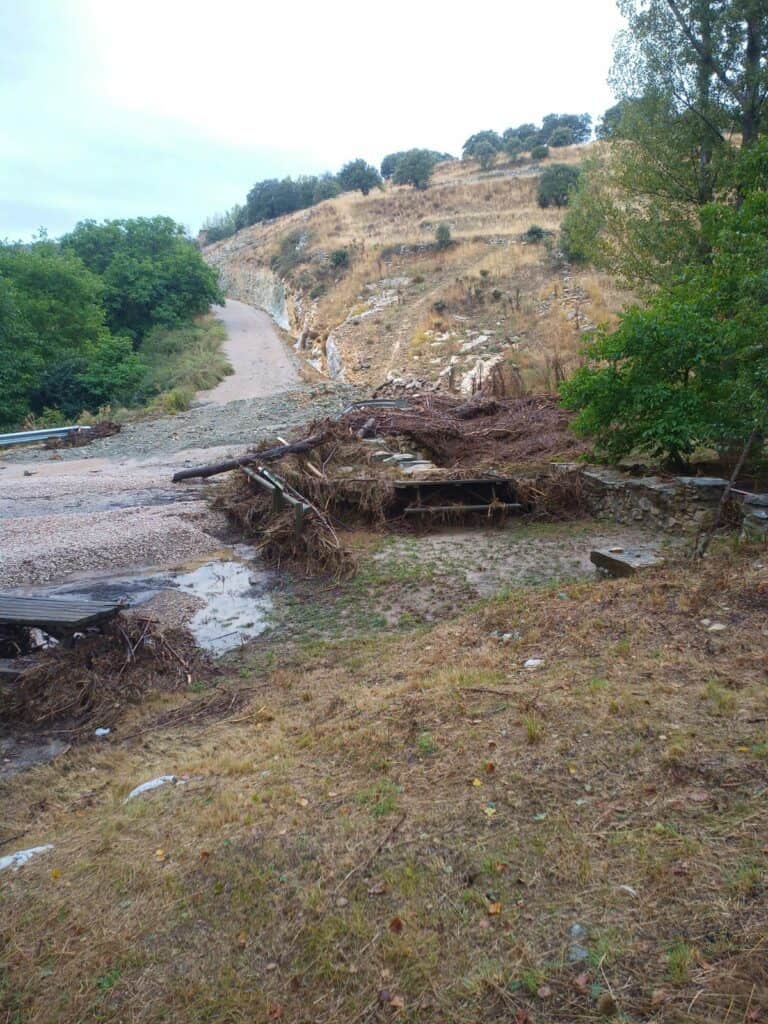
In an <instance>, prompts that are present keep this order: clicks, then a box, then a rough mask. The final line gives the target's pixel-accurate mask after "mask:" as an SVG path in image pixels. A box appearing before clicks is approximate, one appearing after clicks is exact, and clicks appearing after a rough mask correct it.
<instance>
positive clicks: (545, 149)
mask: <svg viewBox="0 0 768 1024" xmlns="http://www.w3.org/2000/svg"><path fill="white" fill-rule="evenodd" d="M548 156H549V146H534V147H533V148H532V149H531V160H546V159H547V157H548Z"/></svg>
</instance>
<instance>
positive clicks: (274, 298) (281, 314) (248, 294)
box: [203, 236, 295, 331]
mask: <svg viewBox="0 0 768 1024" xmlns="http://www.w3.org/2000/svg"><path fill="white" fill-rule="evenodd" d="M203 259H205V261H206V263H209V264H211V266H214V267H216V269H217V270H218V271H219V279H220V281H221V287H222V290H223V291H224V292H225V293H226V294H227V296H228V297H229V298H231V299H237V300H238V301H240V302H247V303H248V304H249V305H251V306H255V307H256V308H257V309H263V310H264V311H265V312H266V313H269V315H270V316H271V317H272V319H273V320H274V321H275V323H276V324H277V325H278V326H279V327H282V328H283V330H286V331H290V330H292V328H293V327H294V326H295V325H294V324H292V322H291V320H292V317H291V312H292V310H291V308H290V307H291V306H292V302H291V299H290V296H289V295H288V293H287V291H286V288H285V285H284V283H283V282H282V281H281V280H280V278H279V277H277V275H276V274H274V273H273V271H271V270H270V269H269V267H264V266H259V264H258V263H257V262H256V261H255V260H254V259H253V246H252V245H250V244H249V243H248V242H246V241H244V240H242V239H238V237H237V236H234V237H233V238H228V239H226V240H225V241H223V242H220V243H219V244H218V245H214V246H210V247H209V248H208V249H204V250H203Z"/></svg>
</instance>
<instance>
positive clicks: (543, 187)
mask: <svg viewBox="0 0 768 1024" xmlns="http://www.w3.org/2000/svg"><path fill="white" fill-rule="evenodd" d="M578 182H579V169H578V167H571V166H570V165H569V164H552V165H551V166H549V167H547V168H545V170H544V171H543V172H542V175H541V177H540V178H539V192H538V203H539V206H541V207H543V208H544V209H546V208H547V207H548V206H567V205H568V201H569V199H570V196H571V193H572V192H573V189H574V188H576V186H577V184H578Z"/></svg>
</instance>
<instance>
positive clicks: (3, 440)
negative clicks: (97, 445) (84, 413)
mask: <svg viewBox="0 0 768 1024" xmlns="http://www.w3.org/2000/svg"><path fill="white" fill-rule="evenodd" d="M90 429H91V428H90V427H77V426H76V427H49V428H48V429H46V430H21V431H18V432H17V433H15V434H0V448H9V447H10V446H11V445H14V444H36V443H37V442H38V441H47V440H48V438H50V437H67V436H68V435H69V434H78V433H80V431H81V430H90Z"/></svg>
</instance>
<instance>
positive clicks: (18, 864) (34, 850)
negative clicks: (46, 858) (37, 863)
mask: <svg viewBox="0 0 768 1024" xmlns="http://www.w3.org/2000/svg"><path fill="white" fill-rule="evenodd" d="M52 849H53V846H52V845H51V844H50V843H48V844H47V845H46V846H32V847H30V848H29V849H28V850H19V851H18V852H17V853H11V854H9V855H8V856H7V857H0V871H5V869H6V868H13V870H14V871H18V870H19V868H22V867H24V865H25V864H27V863H29V861H31V860H32V858H33V857H37V855H38V854H39V853H47V852H48V850H52Z"/></svg>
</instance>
